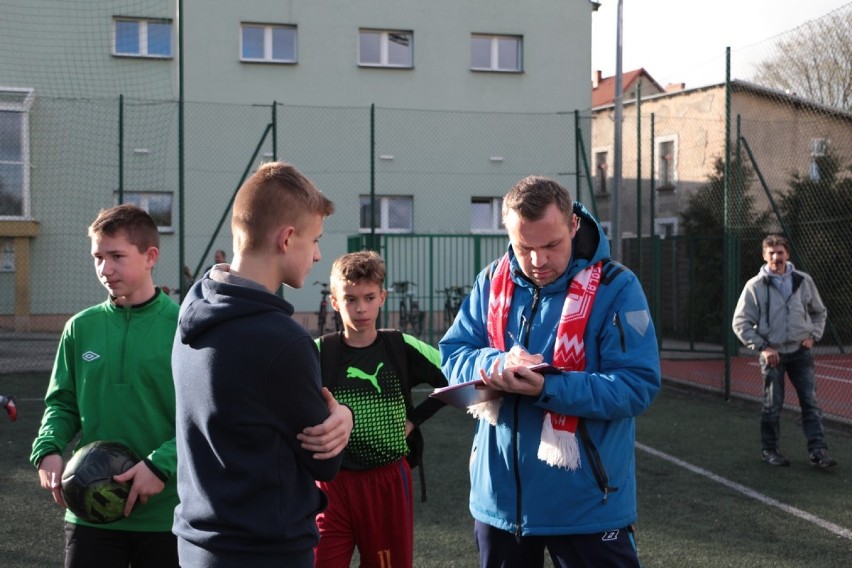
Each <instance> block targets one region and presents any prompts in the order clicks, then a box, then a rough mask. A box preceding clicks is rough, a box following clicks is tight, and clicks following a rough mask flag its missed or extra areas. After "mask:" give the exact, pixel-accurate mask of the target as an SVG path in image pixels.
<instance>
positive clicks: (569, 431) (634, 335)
mask: <svg viewBox="0 0 852 568" xmlns="http://www.w3.org/2000/svg"><path fill="white" fill-rule="evenodd" d="M503 223H504V225H505V227H506V230H507V232H508V235H509V245H510V246H509V249H508V252H507V253H506V255H504V256H503V257H502V258H501V259H499V260H497V261H495V262H494V263H492V264H491V265H489V266H488V267H487V268H486V269H485V270H483V271H482V272H481V273H480V274H479V276H478V277H477V279H476V282H475V284H474V286H473V290H472V291H471V293H470V295H469V296H468V297H467V299H466V300H465V302H464V304H463V305H462V307H461V310H460V311H459V314H458V317H457V318H456V320H455V323H454V324H453V326H452V327H451V328H450V329H449V330H448V331H447V334H446V335H445V336H444V338H443V339H442V340H441V342H440V350H441V358H442V361H443V369H444V373H445V374H446V375H447V377H448V378H449V381H450V383H451V384H458V383H462V382H467V381H473V380H477V379H484V380H485V382H486V383H487V384H488V385H489V386H490V387H491V388H493V389H497V390H500V391H503V392H504V396H503V397H502V398H500V399H497V400H496V401H489V402H486V403H482V404H480V405H476V406H474V407H471V408H470V409H469V410H470V412H471V413H472V414H473V415H474V416H476V417H478V418H479V419H480V420H479V422H478V424H477V428H476V435H475V438H474V442H473V448H472V456H471V462H470V475H471V493H470V511H471V514H472V515H473V517H474V520H475V529H474V532H475V537H476V543H477V547H478V549H479V554H480V565H481V566H482V567H483V568H485V567H493V566H502V567H523V568H528V567H530V566H543V563H544V551H545V549H547V550H548V552H549V554H550V556H551V559H552V560H553V563H554V564H555V565H557V566H639V560H638V557H637V553H636V546H635V542H634V539H633V530H632V527H631V525H632V523H634V522H635V521H636V515H637V513H636V478H635V458H634V454H633V446H634V442H635V417H636V416H638V415H639V414H641V413H642V412H643V411H644V410H645V409H647V408H648V406H649V405H650V404H651V402H652V401H653V400H654V397H655V396H656V395H657V393H658V392H659V389H660V363H659V354H658V349H657V341H656V336H655V332H654V326H653V323H652V322H651V317H650V313H649V310H648V304H647V300H646V299H645V295H644V293H643V291H642V287H641V285H640V283H639V281H638V280H637V278H636V276H635V275H634V274H633V273H631V272H630V271H629V270H628V269H627V268H625V267H624V266H622V265H620V264H618V263H617V262H614V261H612V260H610V259H609V244H608V241H607V239H606V237H605V235H604V233H603V231H602V229H601V228H600V226H599V225H598V223H597V222H596V221H595V220H594V218H592V216H591V215H590V214H589V213H588V211H586V209H585V208H584V207H583V206H582V205H580V204H579V203H576V204H575V203H573V202H572V200H571V197H570V195H569V194H568V191H567V190H565V188H563V187H562V186H560V185H559V184H558V183H556V182H555V181H553V180H550V179H547V178H541V177H527V178H525V179H523V180H521V181H520V182H518V184H516V185H515V187H513V188H512V189H511V191H509V193H508V194H507V195H506V196H505V198H504V200H503ZM541 362H548V363H552V364H553V366H555V367H557V368H558V369H559V370H560V371H561V372H555V373H549V374H547V375H542V374H539V373H537V372H534V371H531V370H530V369H529V368H528V367H529V366H531V365H533V364H536V363H541Z"/></svg>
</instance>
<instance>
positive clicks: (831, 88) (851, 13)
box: [754, 3, 852, 111]
mask: <svg viewBox="0 0 852 568" xmlns="http://www.w3.org/2000/svg"><path fill="white" fill-rule="evenodd" d="M754 81H755V82H756V83H758V84H760V85H764V86H767V87H772V88H776V89H780V90H783V91H786V92H788V93H791V94H796V95H798V96H800V97H802V98H806V99H809V100H812V101H815V102H818V103H821V104H824V105H827V106H831V107H835V108H838V109H841V110H844V111H850V110H852V3H850V4H847V5H845V6H843V7H841V8H838V9H837V10H835V11H833V12H831V13H829V14H827V15H825V16H823V17H821V18H819V19H816V20H812V21H810V22H808V23H806V24H804V25H802V26H799V27H798V28H796V29H795V30H793V31H791V32H790V33H789V34H787V35H785V36H784V37H783V38H781V39H780V40H779V41H778V43H777V44H776V46H775V54H774V55H773V56H771V57H770V58H768V59H766V60H764V61H762V62H761V63H759V64H758V65H757V71H756V72H755V78H754Z"/></svg>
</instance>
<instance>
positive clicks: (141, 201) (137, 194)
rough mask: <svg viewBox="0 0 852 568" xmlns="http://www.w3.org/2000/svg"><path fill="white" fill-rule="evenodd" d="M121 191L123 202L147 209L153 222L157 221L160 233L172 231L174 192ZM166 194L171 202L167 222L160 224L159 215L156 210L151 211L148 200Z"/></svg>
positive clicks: (173, 229)
mask: <svg viewBox="0 0 852 568" xmlns="http://www.w3.org/2000/svg"><path fill="white" fill-rule="evenodd" d="M122 193H123V196H124V203H132V204H133V205H138V206H139V207H140V208H142V209H144V210H145V211H147V212H148V213H149V214H150V215H151V217H153V219H154V222H155V223H157V229H158V230H159V231H160V232H161V233H174V232H175V228H174V219H175V217H174V215H175V195H174V192H171V191H136V190H125V191H124V192H122ZM164 195H167V196H169V198H170V200H171V202H170V204H169V221H170V222H169V224H163V225H161V224H160V223H159V222H158V217H159V215H158V214H157V212H156V211H155V212H153V213H152V212H151V208H150V202H151V199H152V198H155V197H161V196H164ZM114 202H115V205H118V192H116V193H115V201H114Z"/></svg>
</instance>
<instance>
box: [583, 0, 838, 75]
mask: <svg viewBox="0 0 852 568" xmlns="http://www.w3.org/2000/svg"><path fill="white" fill-rule="evenodd" d="M597 1H598V2H600V3H601V6H600V8H599V9H598V11H597V12H594V13H593V14H592V72H593V73H594V71H596V70H600V71H601V72H602V75H603V76H604V77H609V76H612V75H615V70H616V69H615V66H616V53H617V51H616V35H617V34H616V32H617V24H618V19H617V15H618V0H597ZM848 4H850V0H715V1H712V2H708V1H706V0H705V1H701V0H622V50H621V51H622V63H621V68H622V71H623V72H625V73H626V72H628V71H632V70H634V69H638V68H640V67H644V68H645V70H646V71H647V72H648V73H649V74H650V75H651V76H652V77H653V78H654V79H655V80H656V81H657V83H659V84H660V85H661V86H663V87H665V86H666V85H667V84H669V83H686V88H693V87H701V86H704V85H710V84H715V83H722V82H724V81H725V48H726V47H730V48H731V61H732V64H731V67H732V78H734V79H745V80H748V79H750V77H747V76H744V74H745V72H744V71H743V72H740V69H741V68H740V67H737V61H739V62H742V61H743V60H744V59H745V58H746V56H747V54H752V55H754V54H759V53H767V47H766V46H767V45H770V43H768V42H767V40H769V39H771V38H774V37H776V36H778V35H781V34H784V33H785V32H788V31H790V30H793V29H794V28H797V27H799V26H801V25H802V24H804V23H806V22H808V21H810V20H814V19H817V18H819V17H820V16H824V15H826V14H828V13H829V12H833V11H834V10H836V9H838V8H841V7H843V6H846V5H848ZM750 48H751V49H750Z"/></svg>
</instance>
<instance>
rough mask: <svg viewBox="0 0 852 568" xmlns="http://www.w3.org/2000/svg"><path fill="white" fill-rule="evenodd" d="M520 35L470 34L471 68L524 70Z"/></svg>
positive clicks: (479, 69) (476, 69)
mask: <svg viewBox="0 0 852 568" xmlns="http://www.w3.org/2000/svg"><path fill="white" fill-rule="evenodd" d="M522 44H523V38H521V37H520V36H497V35H481V34H473V35H471V36H470V68H471V69H473V70H475V71H510V72H519V71H522V70H523V66H522V65H521V46H522Z"/></svg>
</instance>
